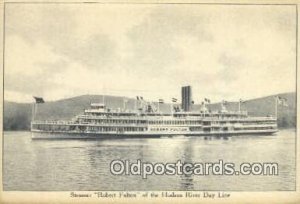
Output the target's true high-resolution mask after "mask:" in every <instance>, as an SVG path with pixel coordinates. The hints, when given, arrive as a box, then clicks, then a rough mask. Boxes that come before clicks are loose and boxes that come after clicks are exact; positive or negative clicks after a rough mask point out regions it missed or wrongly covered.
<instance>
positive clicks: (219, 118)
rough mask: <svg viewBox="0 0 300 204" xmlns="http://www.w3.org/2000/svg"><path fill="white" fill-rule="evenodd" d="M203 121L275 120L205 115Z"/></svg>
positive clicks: (270, 118) (271, 118)
mask: <svg viewBox="0 0 300 204" xmlns="http://www.w3.org/2000/svg"><path fill="white" fill-rule="evenodd" d="M203 120H204V121H256V120H259V121H261V120H266V121H269V120H271V121H272V120H276V117H247V118H234V117H232V118H228V117H224V118H222V117H206V118H204V119H203Z"/></svg>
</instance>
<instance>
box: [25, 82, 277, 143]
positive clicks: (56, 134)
mask: <svg viewBox="0 0 300 204" xmlns="http://www.w3.org/2000/svg"><path fill="white" fill-rule="evenodd" d="M136 102H137V103H139V104H138V105H139V107H140V108H137V110H135V111H128V110H120V109H118V110H111V109H109V108H107V107H106V106H105V104H103V103H92V104H91V107H90V108H89V109H86V110H85V111H84V113H83V114H80V115H77V116H76V118H74V119H72V120H70V121H37V120H34V121H32V122H31V131H32V138H33V139H88V138H95V139H97V138H123V137H161V136H175V135H184V136H209V135H214V136H231V135H241V134H251V135H252V134H258V135H259V134H273V133H275V132H276V131H277V118H276V117H272V116H267V117H250V116H248V114H247V112H246V111H241V110H240V108H239V111H227V109H226V104H225V103H223V104H222V108H221V110H219V111H210V110H208V108H207V106H206V105H205V103H203V104H202V106H201V110H199V111H190V109H191V106H192V102H191V90H190V87H183V88H182V104H181V105H182V108H179V107H176V106H174V107H172V110H171V112H170V113H162V112H160V111H159V110H158V108H157V107H156V106H155V105H154V104H153V103H149V102H145V101H141V100H140V101H136Z"/></svg>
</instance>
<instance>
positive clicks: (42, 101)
mask: <svg viewBox="0 0 300 204" xmlns="http://www.w3.org/2000/svg"><path fill="white" fill-rule="evenodd" d="M33 98H34V100H35V103H45V101H44V99H43V98H42V97H36V96H34V97H33Z"/></svg>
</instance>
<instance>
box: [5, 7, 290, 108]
mask: <svg viewBox="0 0 300 204" xmlns="http://www.w3.org/2000/svg"><path fill="white" fill-rule="evenodd" d="M295 50H296V10H295V7H294V6H267V5H261V6H255V5H248V6H247V5H244V6H243V5H201V4H198V5H193V4H190V5H188V4H180V5H176V4H156V5H155V4H131V5H125V4H7V5H6V10H5V61H4V62H5V64H4V66H5V67H4V69H5V72H4V73H5V74H4V97H5V100H9V101H15V102H32V101H33V98H32V96H40V97H43V98H44V99H45V100H46V101H53V100H58V99H63V98H69V97H73V96H79V95H86V94H108V95H118V96H128V97H135V96H143V97H144V98H145V99H146V100H152V101H157V100H158V99H160V98H162V99H164V100H165V101H166V102H168V101H170V100H171V98H172V97H175V98H178V99H180V92H181V91H180V89H181V86H184V85H191V86H192V93H193V99H194V101H195V102H196V103H200V102H201V101H202V100H203V99H204V98H209V99H211V101H212V102H219V101H221V100H223V99H225V100H228V101H237V100H239V99H240V98H241V99H251V98H256V97H263V96H267V95H272V94H278V93H283V92H294V91H295V83H296V79H295V76H296V61H295V59H296V52H295Z"/></svg>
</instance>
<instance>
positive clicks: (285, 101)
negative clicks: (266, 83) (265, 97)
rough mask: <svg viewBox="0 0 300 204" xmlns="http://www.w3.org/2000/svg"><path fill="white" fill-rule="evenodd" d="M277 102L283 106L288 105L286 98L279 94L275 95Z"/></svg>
mask: <svg viewBox="0 0 300 204" xmlns="http://www.w3.org/2000/svg"><path fill="white" fill-rule="evenodd" d="M276 98H277V104H278V105H282V106H285V107H288V106H289V105H288V104H287V99H286V98H281V97H280V96H277V97H276Z"/></svg>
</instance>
